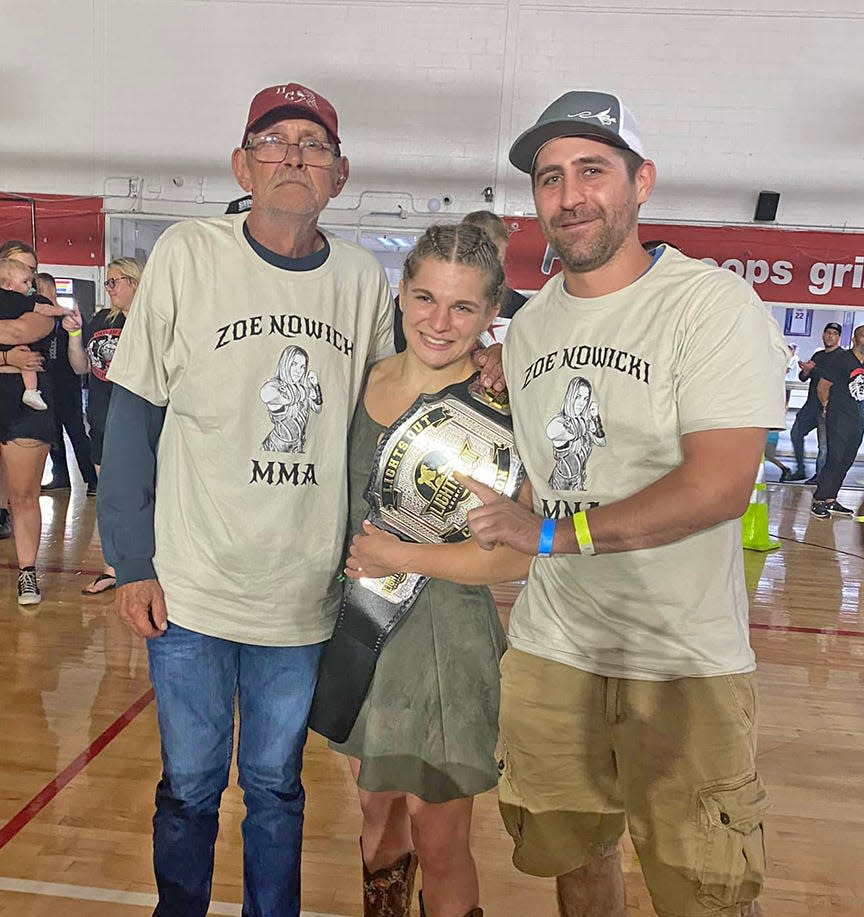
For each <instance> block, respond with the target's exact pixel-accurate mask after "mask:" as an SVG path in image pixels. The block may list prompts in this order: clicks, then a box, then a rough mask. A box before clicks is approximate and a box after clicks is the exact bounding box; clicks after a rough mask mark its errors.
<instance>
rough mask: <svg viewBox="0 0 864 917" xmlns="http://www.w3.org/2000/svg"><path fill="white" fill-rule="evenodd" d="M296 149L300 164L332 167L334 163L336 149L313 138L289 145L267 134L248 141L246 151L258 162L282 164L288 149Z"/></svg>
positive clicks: (274, 135) (273, 135) (281, 138)
mask: <svg viewBox="0 0 864 917" xmlns="http://www.w3.org/2000/svg"><path fill="white" fill-rule="evenodd" d="M292 146H296V147H297V154H298V155H299V157H300V160H301V162H303V163H305V164H306V165H307V166H332V165H333V163H334V162H335V161H336V147H335V146H333V144H331V143H325V142H324V141H323V140H318V139H317V138H315V137H304V138H303V139H302V140H301V141H300V142H299V143H289V142H288V141H287V140H286V139H285V138H284V137H280V136H279V135H278V134H267V135H266V136H264V137H258V138H256V139H255V140H250V141H249V143H247V144H246V149H247V150H251V151H252V155H253V156H254V157H255V159H256V160H257V161H258V162H271V163H272V162H284V161H285V157H286V156H287V155H288V150H289V148H290V147H292Z"/></svg>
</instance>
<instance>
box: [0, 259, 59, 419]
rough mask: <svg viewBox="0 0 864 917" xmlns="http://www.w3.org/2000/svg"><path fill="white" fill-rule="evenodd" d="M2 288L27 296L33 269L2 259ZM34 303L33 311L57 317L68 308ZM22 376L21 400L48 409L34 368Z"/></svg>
mask: <svg viewBox="0 0 864 917" xmlns="http://www.w3.org/2000/svg"><path fill="white" fill-rule="evenodd" d="M0 289H2V290H14V291H15V292H16V293H23V294H24V295H25V296H29V294H30V293H31V292H33V271H32V269H31V268H30V267H28V266H27V265H26V264H22V263H21V262H20V261H15V260H13V259H12V258H3V259H0ZM32 303H33V308H32V311H33V312H38V313H39V314H40V315H50V316H53V317H55V318H57V317H61V316H63V315H66V310H65V309H64V308H62V306H55V305H53V304H52V303H50V302H47V301H45V302H43V301H41V299H40V300H39V301H37V300H35V299H33V300H32ZM6 318H13V319H14V318H18V314H17V313H16V314H15V315H2V314H0V319H6ZM0 350H11V346H10V345H0ZM21 378H22V379H23V380H24V394H23V395H22V396H21V401H22V402H23V403H24V404H26V405H27V407H28V408H33V410H34V411H47V410H48V405H47V404H45V401H44V400H43V398H42V393H41V392H40V391H39V389H38V388H37V385H38V384H39V382H38V379H37V376H36V373H35V372H33V371H32V370H22V371H21Z"/></svg>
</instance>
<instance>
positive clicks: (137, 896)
mask: <svg viewBox="0 0 864 917" xmlns="http://www.w3.org/2000/svg"><path fill="white" fill-rule="evenodd" d="M0 891H4V892H19V893H21V894H24V895H42V896H45V897H49V898H71V899H73V900H74V901H101V902H105V903H106V904H128V905H134V906H137V907H154V906H155V905H156V903H157V898H156V895H148V894H144V893H143V892H121V891H117V890H115V889H113V888H92V887H90V886H86V885H62V884H60V883H57V882H34V881H32V880H30V879H7V878H3V877H0ZM241 912H242V908H241V906H240V905H239V904H229V903H227V902H224V901H212V902H211V903H210V909H209V910H208V912H207V913H208V914H220V915H221V914H226V915H231V917H234V915H238V914H240V913H241ZM300 917H338V915H336V914H318V913H313V912H312V911H301V912H300Z"/></svg>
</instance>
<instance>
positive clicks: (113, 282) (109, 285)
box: [105, 274, 132, 290]
mask: <svg viewBox="0 0 864 917" xmlns="http://www.w3.org/2000/svg"><path fill="white" fill-rule="evenodd" d="M121 280H126V281H128V282H129V283H131V282H132V278H131V277H130V276H129V275H128V274H121V276H120V277H109V278H108V279H107V280H106V281H105V289H106V290H113V289H114V287H116V286H117V284H118V283H120V281H121Z"/></svg>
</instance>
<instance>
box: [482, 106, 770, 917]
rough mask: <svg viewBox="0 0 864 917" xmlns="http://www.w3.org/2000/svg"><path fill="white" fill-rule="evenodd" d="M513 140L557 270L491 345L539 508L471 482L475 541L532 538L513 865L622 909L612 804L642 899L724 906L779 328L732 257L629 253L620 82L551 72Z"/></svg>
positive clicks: (749, 724) (750, 733)
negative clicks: (544, 99)
mask: <svg viewBox="0 0 864 917" xmlns="http://www.w3.org/2000/svg"><path fill="white" fill-rule="evenodd" d="M510 160H511V162H512V163H513V164H514V165H515V166H516V167H517V168H518V169H520V170H522V171H523V172H526V173H530V174H531V176H532V181H533V190H534V202H535V205H536V209H537V216H538V219H539V221H540V224H541V226H542V229H543V232H544V234H545V236H546V238H547V240H548V241H549V242H550V243H551V245H552V246H553V247H554V249H555V251H556V252H557V253H558V255H559V256H560V258H561V262H562V267H563V271H562V274H561V275H559V276H557V277H555V278H553V279H551V280H550V281H549V282H548V283H547V284H546V286H545V287H544V288H543V290H542V291H541V292H540V293H538V294H537V295H536V296H535V297H534V298H533V299H532V300H531V301H530V302H529V303H528V304H527V305H526V306H525V307H524V308H523V309H522V310H521V311H520V312H519V314H518V315H516V317H515V318H514V319H513V322H512V324H511V326H510V330H509V332H508V335H507V340H506V342H505V348H504V368H505V372H506V375H507V379H508V382H509V388H510V393H511V395H510V396H511V401H512V407H513V416H514V429H515V433H516V438H517V443H518V445H519V450H520V453H521V455H522V457H523V459H524V460H525V465H526V468H527V471H528V475H529V477H530V479H531V484H532V486H533V489H534V513H533V514H532V513H530V512H528V511H526V510H525V509H523V508H520V507H518V506H517V505H516V504H514V503H513V502H512V501H508V500H503V499H500V498H498V497H495V496H493V495H492V494H491V492H489V491H488V490H485V489H484V488H482V487H480V486H476V487H475V485H471V486H472V489H476V490H477V491H478V492H480V493H481V495H482V496H483V497H484V499H485V500H486V505H485V506H483V507H481V508H479V509H478V510H475V511H474V512H473V513H472V515H471V519H470V522H471V528H472V530H473V532H474V534H475V536H476V537H477V538H478V540H479V542H480V543H481V544H484V545H486V546H487V547H488V546H490V545H492V544H495V543H503V544H509V545H511V546H512V547H516V548H518V549H519V550H521V551H524V552H525V553H533V554H537V555H539V557H538V559H537V560H536V561H535V562H534V564H533V565H532V567H531V573H530V576H529V579H528V583H527V585H526V587H525V589H524V590H523V591H522V593H521V595H520V596H519V598H518V600H517V602H516V604H515V606H514V608H513V612H512V616H511V621H510V637H511V641H512V648H511V649H510V650H509V651H508V652H507V654H506V655H505V656H504V659H503V662H502V677H503V685H502V698H501V704H502V706H501V748H502V752H501V762H500V765H499V766H500V767H501V770H502V782H501V786H500V799H501V807H502V813H503V815H504V819H505V822H506V824H507V827H508V830H509V831H510V833H511V834H512V835H513V838H514V840H515V853H514V862H515V864H516V866H517V867H518V868H519V869H521V870H523V871H525V872H528V873H532V874H534V875H542V876H556V877H557V886H558V898H559V907H560V913H561V914H562V915H569V917H575V915H579V917H623V915H624V907H625V904H624V889H623V882H622V876H621V869H620V865H619V855H618V840H619V837H620V836H621V833H622V831H623V829H624V825H625V820H626V822H627V824H628V825H629V829H630V834H631V836H632V838H633V841H634V843H635V845H636V849H637V852H638V854H639V862H640V864H641V866H642V869H643V871H644V874H645V878H646V881H647V884H648V887H649V890H650V892H651V896H652V899H653V902H654V907H655V909H656V911H657V913H658V914H660V915H662V917H708V915H711V917H740V915H742V914H746V913H749V912H750V911H751V903H752V902H753V901H754V900H755V898H756V897H757V895H758V893H759V889H760V887H761V884H762V873H763V863H764V861H763V852H762V824H761V823H762V815H763V813H764V811H765V793H764V790H763V788H762V784H761V782H760V780H759V777H758V775H757V773H756V763H755V745H756V726H755V715H756V685H755V679H754V674H753V669H754V668H755V661H754V657H753V652H752V650H751V648H750V645H749V641H748V626H747V613H748V603H747V594H746V591H745V587H744V576H743V568H742V559H741V526H740V522H739V521H738V519H739V517H740V515H741V514H742V512H743V511H744V509H745V508H746V506H747V504H748V500H749V496H750V492H751V489H752V486H753V480H754V478H755V476H756V470H757V467H758V465H759V462H760V458H761V454H762V449H763V447H764V445H765V433H766V429H768V428H772V427H782V425H783V421H784V404H783V376H784V371H785V367H786V348H785V346H784V344H783V341H782V337H781V336H780V333H779V329H778V328H777V327H776V325H775V324H774V322H773V321H772V319H771V317H770V315H769V314H768V312H767V310H766V309H765V308H764V306H763V305H762V303H761V302H760V301H759V299H758V297H757V296H756V295H755V293H754V292H753V290H752V289H751V288H750V287H749V286H748V285H747V284H746V283H745V282H744V281H743V280H741V279H739V278H738V277H736V276H735V275H734V274H732V273H731V272H730V271H724V270H720V269H716V268H710V267H708V266H706V265H704V264H702V263H701V262H700V261H696V260H693V259H690V258H687V257H685V256H684V255H682V254H681V253H680V252H677V251H674V250H673V249H671V248H669V247H663V246H660V247H658V248H657V249H655V250H654V251H652V252H646V251H645V250H643V248H642V246H641V245H640V244H639V237H638V234H637V219H638V213H639V208H640V206H641V205H642V204H643V203H645V201H647V200H648V197H649V195H650V194H651V191H652V189H653V187H654V179H655V167H654V164H653V163H652V162H651V161H650V160H648V159H646V158H645V151H644V147H643V143H642V140H641V137H640V134H639V131H638V128H637V126H636V122H635V120H634V119H633V116H632V115H631V113H630V112H629V111H628V110H627V109H626V108H625V107H624V106H623V105H622V104H621V102H620V100H619V99H618V98H617V97H616V96H614V95H612V94H609V93H602V92H581V91H580V92H568V93H567V94H566V95H564V96H562V97H561V98H560V99H558V100H557V101H556V102H554V103H553V104H552V105H550V106H549V108H547V109H546V111H544V112H543V114H542V115H541V116H540V118H539V120H538V121H537V123H536V124H535V125H534V126H533V127H531V128H529V129H528V130H527V131H525V133H523V134H522V135H521V136H520V137H519V138H518V139H517V140H516V142H515V143H514V145H513V147H512V149H511V151H510ZM733 364H734V365H735V366H737V367H739V371H736V372H735V373H734V374H732V375H731V376H730V374H729V371H728V368H729V366H730V365H733ZM752 907H753V908H755V905H752ZM754 912H755V911H754Z"/></svg>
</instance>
